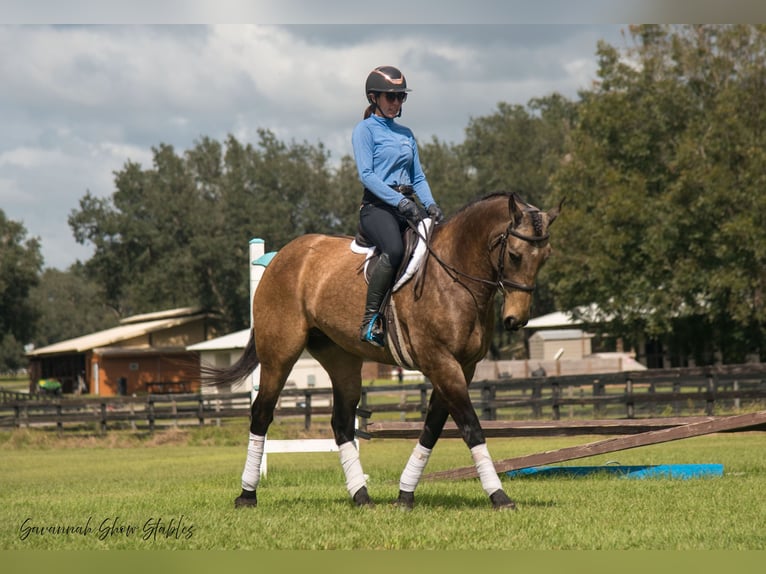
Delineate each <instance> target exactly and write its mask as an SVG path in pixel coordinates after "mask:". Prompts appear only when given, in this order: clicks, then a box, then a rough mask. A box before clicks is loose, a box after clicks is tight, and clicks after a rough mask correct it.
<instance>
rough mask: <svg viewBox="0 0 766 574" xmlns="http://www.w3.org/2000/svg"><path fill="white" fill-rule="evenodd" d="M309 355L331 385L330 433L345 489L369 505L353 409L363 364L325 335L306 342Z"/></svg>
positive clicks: (358, 503)
mask: <svg viewBox="0 0 766 574" xmlns="http://www.w3.org/2000/svg"><path fill="white" fill-rule="evenodd" d="M308 350H309V352H310V353H311V354H312V355H313V356H314V357H315V358H316V359H317V360H318V361H319V363H320V364H321V365H322V367H324V369H325V370H326V371H327V373H328V374H329V375H330V380H331V381H332V396H333V406H332V419H331V424H332V429H333V433H334V435H335V443H336V444H337V445H338V451H339V456H340V463H341V467H342V468H343V473H344V475H345V478H346V489H347V490H348V493H349V495H350V496H351V498H352V500H353V501H354V503H355V504H356V505H357V506H364V505H369V504H372V501H371V500H370V496H369V494H368V492H367V480H366V479H365V476H364V472H363V471H362V463H361V461H360V460H359V451H358V450H357V448H356V446H355V444H354V433H355V421H356V407H357V405H358V404H359V398H360V397H361V393H362V360H361V359H360V358H358V357H356V356H354V355H351V354H349V353H347V352H346V351H344V350H343V349H341V348H340V347H338V346H337V345H335V344H334V343H332V342H331V341H330V340H329V339H328V338H326V337H325V336H324V335H316V336H313V337H311V338H310V339H309V344H308Z"/></svg>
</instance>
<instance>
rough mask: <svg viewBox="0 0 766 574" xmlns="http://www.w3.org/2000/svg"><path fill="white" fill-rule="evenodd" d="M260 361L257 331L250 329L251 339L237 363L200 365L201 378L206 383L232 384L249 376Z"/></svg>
mask: <svg viewBox="0 0 766 574" xmlns="http://www.w3.org/2000/svg"><path fill="white" fill-rule="evenodd" d="M259 363H260V360H259V359H258V353H257V352H256V351H255V332H254V331H253V330H252V329H250V340H249V341H248V342H247V345H246V346H245V351H244V352H243V353H242V356H241V357H240V358H239V360H238V361H237V362H236V363H234V364H233V365H231V366H230V367H224V368H218V367H213V366H212V365H200V378H201V380H202V384H204V385H231V384H234V383H238V382H240V381H241V380H243V379H244V378H245V377H249V376H250V375H251V374H252V372H253V371H254V370H255V368H256V367H257V366H258V364H259Z"/></svg>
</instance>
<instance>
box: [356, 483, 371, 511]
mask: <svg viewBox="0 0 766 574" xmlns="http://www.w3.org/2000/svg"><path fill="white" fill-rule="evenodd" d="M354 504H356V505H357V506H375V504H374V503H373V502H372V499H371V498H370V495H369V494H368V493H367V487H366V486H363V487H362V488H360V489H359V490H357V491H356V493H355V494H354Z"/></svg>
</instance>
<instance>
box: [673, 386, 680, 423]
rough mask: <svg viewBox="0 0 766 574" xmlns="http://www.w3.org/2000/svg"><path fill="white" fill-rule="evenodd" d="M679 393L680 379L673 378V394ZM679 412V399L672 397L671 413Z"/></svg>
mask: <svg viewBox="0 0 766 574" xmlns="http://www.w3.org/2000/svg"><path fill="white" fill-rule="evenodd" d="M680 393H681V381H678V380H675V381H673V394H674V395H678V394H680ZM680 412H681V401H679V400H678V399H676V398H674V399H673V414H674V415H678V413H680Z"/></svg>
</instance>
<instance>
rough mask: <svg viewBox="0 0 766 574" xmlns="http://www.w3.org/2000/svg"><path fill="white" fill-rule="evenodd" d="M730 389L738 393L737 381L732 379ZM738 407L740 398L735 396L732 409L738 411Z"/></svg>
mask: <svg viewBox="0 0 766 574" xmlns="http://www.w3.org/2000/svg"><path fill="white" fill-rule="evenodd" d="M732 390H733V391H734V393H735V394H736V393H739V381H734V383H732ZM739 407H740V399H739V397H737V398H736V399H734V410H736V411H737V412H739Z"/></svg>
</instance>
